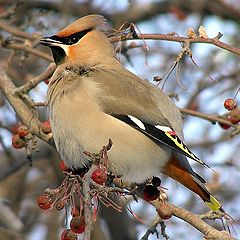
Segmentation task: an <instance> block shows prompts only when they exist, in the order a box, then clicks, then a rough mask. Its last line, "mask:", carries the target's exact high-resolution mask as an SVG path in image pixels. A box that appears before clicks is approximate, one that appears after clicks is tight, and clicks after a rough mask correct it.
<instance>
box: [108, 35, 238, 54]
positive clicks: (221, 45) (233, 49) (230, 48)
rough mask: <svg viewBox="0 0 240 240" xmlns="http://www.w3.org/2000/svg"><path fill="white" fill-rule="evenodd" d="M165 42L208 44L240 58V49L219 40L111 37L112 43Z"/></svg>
mask: <svg viewBox="0 0 240 240" xmlns="http://www.w3.org/2000/svg"><path fill="white" fill-rule="evenodd" d="M142 39H144V40H150V39H151V40H165V41H171V42H180V43H185V42H189V43H190V44H191V43H208V44H212V45H215V46H217V47H219V48H222V49H225V50H227V51H229V52H231V53H234V54H236V55H239V56H240V48H236V47H233V46H230V45H228V44H226V43H224V42H222V41H219V40H218V38H216V37H214V38H187V37H179V36H173V35H170V34H138V38H136V37H135V38H134V37H133V36H132V35H131V34H128V35H125V36H124V37H122V36H115V37H111V38H110V41H111V42H118V41H125V40H142Z"/></svg>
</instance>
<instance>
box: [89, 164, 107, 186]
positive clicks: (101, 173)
mask: <svg viewBox="0 0 240 240" xmlns="http://www.w3.org/2000/svg"><path fill="white" fill-rule="evenodd" d="M92 180H93V181H94V182H96V183H98V184H100V185H102V184H104V183H106V181H107V170H106V169H105V168H100V167H99V168H97V169H95V170H94V171H93V172H92Z"/></svg>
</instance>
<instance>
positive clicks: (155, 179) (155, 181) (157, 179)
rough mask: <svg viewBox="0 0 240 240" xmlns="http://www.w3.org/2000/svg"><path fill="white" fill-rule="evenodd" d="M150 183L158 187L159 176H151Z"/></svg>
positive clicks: (159, 182) (159, 183)
mask: <svg viewBox="0 0 240 240" xmlns="http://www.w3.org/2000/svg"><path fill="white" fill-rule="evenodd" d="M152 185H153V186H155V187H160V185H161V179H160V178H159V177H153V178H152Z"/></svg>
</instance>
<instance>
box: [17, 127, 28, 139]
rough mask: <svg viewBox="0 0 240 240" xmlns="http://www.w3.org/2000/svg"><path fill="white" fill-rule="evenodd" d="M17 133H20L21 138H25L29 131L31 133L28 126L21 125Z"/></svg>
mask: <svg viewBox="0 0 240 240" xmlns="http://www.w3.org/2000/svg"><path fill="white" fill-rule="evenodd" d="M17 133H18V135H19V136H20V137H21V138H24V137H25V136H27V135H28V133H29V131H28V128H27V126H25V125H21V126H20V127H19V128H18V130H17Z"/></svg>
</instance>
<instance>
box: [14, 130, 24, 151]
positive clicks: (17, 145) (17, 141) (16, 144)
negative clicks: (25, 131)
mask: <svg viewBox="0 0 240 240" xmlns="http://www.w3.org/2000/svg"><path fill="white" fill-rule="evenodd" d="M12 146H13V147H14V148H17V149H19V148H23V147H25V146H26V142H25V141H24V140H23V139H22V138H20V136H19V135H18V134H15V135H13V136H12Z"/></svg>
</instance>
